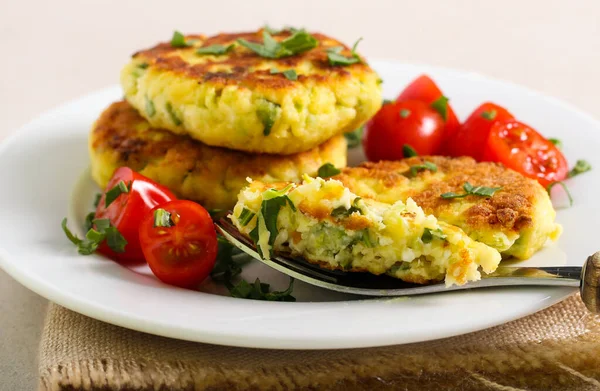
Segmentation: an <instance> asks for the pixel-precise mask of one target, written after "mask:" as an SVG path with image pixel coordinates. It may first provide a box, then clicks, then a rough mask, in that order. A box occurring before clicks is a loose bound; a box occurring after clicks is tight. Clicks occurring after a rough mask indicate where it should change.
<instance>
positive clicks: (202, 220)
mask: <svg viewBox="0 0 600 391" xmlns="http://www.w3.org/2000/svg"><path fill="white" fill-rule="evenodd" d="M161 209H162V211H160V210H161ZM157 211H158V212H157ZM163 211H166V212H168V213H169V214H170V223H169V224H166V226H165V225H162V224H159V225H158V226H155V225H156V224H155V217H156V216H155V215H156V214H157V213H161V212H163ZM163 217H164V213H163ZM166 220H167V221H169V217H168V218H167V219H166ZM163 221H164V220H163ZM140 242H141V244H142V250H143V251H144V255H145V257H146V261H147V262H148V265H149V266H150V269H152V272H153V273H154V275H155V276H156V277H158V279H160V280H161V281H163V282H165V283H167V284H171V285H176V286H179V287H182V288H194V287H196V286H197V285H198V284H199V283H200V282H202V281H203V280H204V279H205V278H206V277H207V276H208V275H209V274H210V271H211V270H212V268H213V266H214V265H215V260H216V257H217V246H218V245H217V234H216V232H215V228H214V226H213V221H212V219H211V217H210V214H209V213H208V212H207V211H206V209H204V208H203V207H202V206H200V205H199V204H197V203H195V202H192V201H184V200H178V201H172V202H168V203H166V204H163V205H160V206H157V207H156V208H155V209H154V210H153V211H152V212H150V213H148V215H147V216H146V217H145V218H144V220H143V221H142V223H141V224H140Z"/></svg>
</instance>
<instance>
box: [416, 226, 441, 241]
mask: <svg viewBox="0 0 600 391" xmlns="http://www.w3.org/2000/svg"><path fill="white" fill-rule="evenodd" d="M434 238H435V239H440V240H446V235H445V234H444V231H442V230H441V229H440V228H438V229H431V228H425V229H424V230H423V235H422V236H421V240H422V241H423V243H431V241H432V240H433V239H434Z"/></svg>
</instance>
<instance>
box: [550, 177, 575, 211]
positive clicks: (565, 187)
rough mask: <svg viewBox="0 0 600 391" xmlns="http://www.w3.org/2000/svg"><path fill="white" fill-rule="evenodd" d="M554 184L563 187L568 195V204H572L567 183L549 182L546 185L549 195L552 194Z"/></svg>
mask: <svg viewBox="0 0 600 391" xmlns="http://www.w3.org/2000/svg"><path fill="white" fill-rule="evenodd" d="M555 185H560V187H562V188H563V190H564V191H565V193H567V197H569V206H573V196H572V195H571V192H570V191H569V188H568V187H567V185H565V184H564V182H551V183H549V184H548V186H546V191H547V192H548V195H549V196H552V188H553V187H554V186H555Z"/></svg>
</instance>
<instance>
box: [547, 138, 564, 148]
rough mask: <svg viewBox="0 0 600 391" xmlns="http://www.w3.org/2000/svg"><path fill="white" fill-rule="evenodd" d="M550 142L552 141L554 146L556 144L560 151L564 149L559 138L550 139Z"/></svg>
mask: <svg viewBox="0 0 600 391" xmlns="http://www.w3.org/2000/svg"><path fill="white" fill-rule="evenodd" d="M548 141H550V142H551V143H552V144H554V146H555V147H556V148H558V149H562V147H563V143H562V141H560V140H559V139H557V138H549V139H548Z"/></svg>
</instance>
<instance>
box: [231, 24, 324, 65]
mask: <svg viewBox="0 0 600 391" xmlns="http://www.w3.org/2000/svg"><path fill="white" fill-rule="evenodd" d="M237 42H238V43H239V44H240V45H242V46H244V47H246V48H248V49H250V50H252V51H253V52H254V53H256V54H258V55H259V56H261V57H266V58H282V57H288V56H293V55H295V54H299V53H302V52H305V51H307V50H310V49H313V48H315V47H316V46H317V45H318V44H319V41H317V39H316V38H315V37H313V36H312V35H310V34H309V33H307V32H306V31H303V30H301V31H297V32H295V33H294V34H293V35H292V36H291V37H289V38H286V39H284V40H283V41H281V42H277V41H276V40H275V39H273V37H272V36H271V34H269V32H268V31H266V30H264V31H263V43H262V44H259V43H256V42H250V41H247V40H245V39H241V38H240V39H238V40H237Z"/></svg>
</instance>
